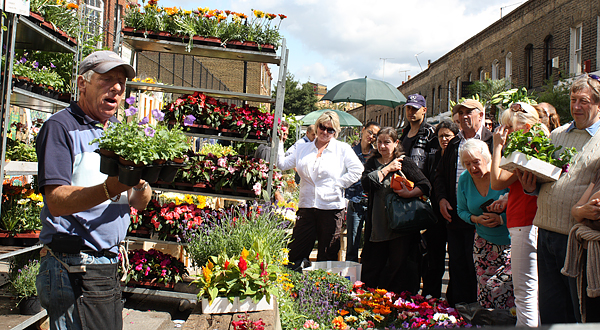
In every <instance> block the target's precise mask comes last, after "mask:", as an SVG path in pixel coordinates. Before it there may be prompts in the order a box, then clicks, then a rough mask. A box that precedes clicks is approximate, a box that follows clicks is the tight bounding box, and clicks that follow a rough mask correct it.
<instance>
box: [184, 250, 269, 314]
mask: <svg viewBox="0 0 600 330" xmlns="http://www.w3.org/2000/svg"><path fill="white" fill-rule="evenodd" d="M278 273H281V270H280V269H279V266H278V265H277V264H276V263H275V261H274V260H273V258H272V256H270V255H268V254H266V253H264V252H263V249H262V248H261V246H260V243H259V242H257V241H255V242H254V244H253V247H252V249H251V250H250V251H248V250H246V249H245V248H244V249H243V250H242V252H241V253H240V255H239V258H232V259H230V258H228V257H227V255H226V254H224V253H223V254H221V255H219V256H218V257H216V256H212V257H210V259H209V261H208V262H207V263H206V265H204V266H203V267H202V274H201V275H199V276H198V277H197V279H196V280H195V281H193V282H192V283H194V284H196V285H197V286H198V287H199V288H200V292H199V293H198V297H199V298H201V299H203V302H202V306H203V309H207V308H208V307H209V306H211V305H212V304H213V303H215V300H216V299H217V298H225V299H227V300H229V304H231V305H229V304H227V307H225V309H226V310H232V308H233V306H234V305H233V304H235V303H236V301H237V302H241V303H242V304H244V303H246V304H247V303H249V301H246V299H250V300H251V301H252V303H254V304H257V305H256V306H254V307H253V308H254V309H251V310H258V309H257V308H260V307H258V306H260V303H261V300H263V299H264V301H265V302H266V303H267V305H271V306H272V299H273V295H274V294H275V293H277V286H276V282H277V274H278ZM221 303H222V299H219V301H218V304H221ZM266 308H268V309H270V308H269V307H266ZM271 308H272V307H271ZM237 311H241V310H239V309H238V310H237ZM224 312H225V313H226V311H224ZM234 312H235V310H234Z"/></svg>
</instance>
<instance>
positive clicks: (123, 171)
mask: <svg viewBox="0 0 600 330" xmlns="http://www.w3.org/2000/svg"><path fill="white" fill-rule="evenodd" d="M143 171H144V168H143V167H134V166H127V165H123V164H119V182H121V183H122V184H125V185H128V186H132V187H133V186H135V185H137V184H138V183H140V179H141V178H142V172H143Z"/></svg>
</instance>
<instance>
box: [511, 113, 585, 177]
mask: <svg viewBox="0 0 600 330" xmlns="http://www.w3.org/2000/svg"><path fill="white" fill-rule="evenodd" d="M561 149H564V150H563V151H562V152H561V154H560V155H559V156H558V157H555V156H554V154H555V153H556V152H558V151H559V150H561ZM576 153H577V150H576V149H575V148H563V147H562V146H558V147H556V146H555V145H553V144H552V142H551V140H550V138H549V137H547V136H546V134H545V133H544V131H542V129H541V125H540V124H536V125H534V126H533V127H532V128H531V129H530V130H529V131H527V132H524V131H522V130H517V131H514V132H512V133H510V135H509V136H508V142H507V143H506V148H505V149H504V157H502V160H501V161H500V168H502V169H504V170H507V171H510V172H512V171H514V170H515V169H520V170H525V171H530V172H532V173H533V174H535V176H536V177H537V181H538V182H542V183H543V182H552V181H556V180H558V178H559V177H560V174H561V173H562V172H567V171H568V169H569V164H570V163H571V160H572V158H573V156H574V155H575V154H576Z"/></svg>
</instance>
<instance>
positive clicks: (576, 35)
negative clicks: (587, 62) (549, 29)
mask: <svg viewBox="0 0 600 330" xmlns="http://www.w3.org/2000/svg"><path fill="white" fill-rule="evenodd" d="M581 39H582V25H581V24H579V25H578V26H576V27H574V28H571V56H570V61H569V62H570V66H569V72H570V73H571V75H578V74H580V73H581V48H582V42H581Z"/></svg>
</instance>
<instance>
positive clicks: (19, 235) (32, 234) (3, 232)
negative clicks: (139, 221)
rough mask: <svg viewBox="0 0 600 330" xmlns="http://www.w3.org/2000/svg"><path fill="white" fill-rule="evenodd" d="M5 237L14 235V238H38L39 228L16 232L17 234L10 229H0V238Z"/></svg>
mask: <svg viewBox="0 0 600 330" xmlns="http://www.w3.org/2000/svg"><path fill="white" fill-rule="evenodd" d="M6 237H14V238H39V237H40V231H39V230H30V231H27V232H24V233H17V234H12V233H11V232H10V231H7V230H0V238H6Z"/></svg>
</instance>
